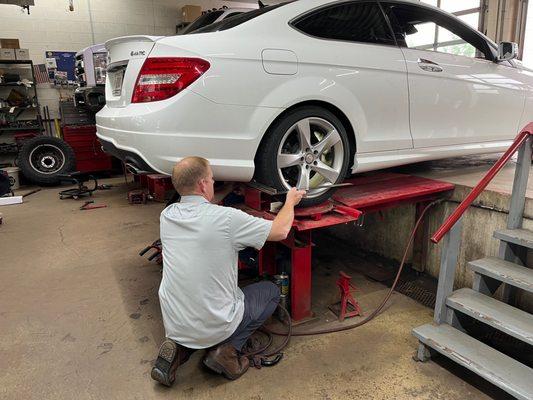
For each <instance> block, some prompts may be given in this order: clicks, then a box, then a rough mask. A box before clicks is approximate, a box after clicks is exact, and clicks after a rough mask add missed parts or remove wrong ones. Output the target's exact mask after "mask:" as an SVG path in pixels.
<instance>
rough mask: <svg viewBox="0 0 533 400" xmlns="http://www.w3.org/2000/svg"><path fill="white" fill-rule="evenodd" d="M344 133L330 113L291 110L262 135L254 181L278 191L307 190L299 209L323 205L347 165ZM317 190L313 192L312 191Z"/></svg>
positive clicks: (309, 109) (313, 110)
mask: <svg viewBox="0 0 533 400" xmlns="http://www.w3.org/2000/svg"><path fill="white" fill-rule="evenodd" d="M349 158H350V143H349V140H348V135H347V133H346V129H345V127H344V126H343V124H342V123H341V121H340V120H339V119H338V118H337V117H336V116H335V115H334V114H333V113H331V112H329V111H328V110H325V109H323V108H320V107H315V106H309V107H302V108H298V109H294V110H293V111H291V112H289V113H288V114H287V115H285V116H284V117H283V118H281V119H280V120H278V121H277V122H276V123H274V125H273V126H272V127H271V128H270V129H269V131H268V132H267V133H266V136H265V139H264V140H263V142H262V144H261V146H260V148H259V151H258V153H257V156H256V160H255V161H256V178H257V180H258V181H259V182H261V183H263V184H265V185H268V186H271V187H274V188H276V189H278V190H288V189H290V188H291V187H297V188H300V189H307V190H309V191H308V193H307V196H306V197H305V198H304V199H303V200H302V202H301V203H300V206H310V205H315V204H319V203H322V202H324V201H325V200H327V199H328V198H329V197H331V195H332V194H333V191H334V189H328V188H327V187H326V188H323V187H324V186H328V185H333V184H336V183H340V182H342V180H343V179H344V177H345V176H346V172H347V170H348V167H349V164H350V160H349ZM313 188H317V189H313Z"/></svg>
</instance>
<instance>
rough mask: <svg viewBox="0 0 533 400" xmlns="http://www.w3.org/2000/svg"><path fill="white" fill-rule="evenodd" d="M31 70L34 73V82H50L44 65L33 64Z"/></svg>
mask: <svg viewBox="0 0 533 400" xmlns="http://www.w3.org/2000/svg"><path fill="white" fill-rule="evenodd" d="M33 72H34V74H35V81H36V83H50V78H49V77H48V71H47V70H46V65H44V64H35V65H34V66H33Z"/></svg>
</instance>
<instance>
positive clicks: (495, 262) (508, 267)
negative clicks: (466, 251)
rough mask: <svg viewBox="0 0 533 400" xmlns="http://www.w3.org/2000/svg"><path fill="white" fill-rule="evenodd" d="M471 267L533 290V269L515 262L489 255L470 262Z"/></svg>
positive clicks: (486, 274) (529, 290) (483, 273)
mask: <svg viewBox="0 0 533 400" xmlns="http://www.w3.org/2000/svg"><path fill="white" fill-rule="evenodd" d="M468 266H469V267H470V269H471V270H472V271H474V272H476V273H478V274H481V275H485V276H488V277H490V278H494V279H497V280H499V281H501V282H505V283H508V284H509V285H512V286H516V287H518V288H520V289H523V290H527V291H528V292H533V269H531V268H527V267H522V266H521V265H517V264H515V263H512V262H509V261H504V260H501V259H499V258H497V257H487V258H482V259H480V260H476V261H470V262H469V263H468Z"/></svg>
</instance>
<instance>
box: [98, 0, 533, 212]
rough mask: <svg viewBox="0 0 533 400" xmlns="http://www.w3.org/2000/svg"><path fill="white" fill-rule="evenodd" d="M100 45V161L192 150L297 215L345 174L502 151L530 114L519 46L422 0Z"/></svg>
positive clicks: (300, 4)
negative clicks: (295, 192) (103, 154)
mask: <svg viewBox="0 0 533 400" xmlns="http://www.w3.org/2000/svg"><path fill="white" fill-rule="evenodd" d="M106 47H107V49H108V51H109V57H110V60H109V62H108V69H107V82H106V106H105V107H104V108H103V109H102V110H101V111H100V112H99V113H98V114H97V115H96V121H97V131H98V137H99V138H100V141H101V142H102V144H103V147H104V149H106V150H107V151H108V152H109V153H111V154H114V155H116V156H117V157H119V158H121V159H123V160H125V161H126V162H127V163H128V164H130V165H131V166H132V168H135V169H137V170H142V171H158V172H160V173H165V174H170V173H171V170H172V166H173V164H174V163H175V162H176V161H177V160H179V159H180V158H182V157H185V156H189V155H197V156H202V157H205V158H207V159H208V160H209V161H210V163H211V165H212V167H213V172H214V175H215V179H217V180H225V181H241V182H247V181H250V180H252V179H253V178H254V177H255V178H256V179H257V180H258V181H259V182H261V183H263V184H266V185H268V186H271V187H274V188H277V189H280V190H283V189H287V188H290V187H292V186H297V187H299V188H306V189H311V190H310V191H309V194H308V197H307V198H306V199H305V201H304V203H303V204H305V205H310V204H314V203H318V202H321V201H323V200H325V199H326V198H328V196H330V195H331V192H332V190H333V189H329V188H327V187H324V186H327V185H331V184H335V183H338V182H340V181H342V180H343V179H344V178H345V177H346V176H348V175H349V174H350V173H352V174H353V173H358V172H364V171H370V170H376V169H380V168H386V167H392V166H397V165H401V164H407V163H413V162H418V161H424V160H433V159H438V158H445V157H451V156H460V155H468V154H476V153H490V152H498V151H503V150H504V149H506V148H507V147H508V146H509V144H510V142H511V140H512V139H513V138H514V136H515V135H516V134H517V132H518V131H519V130H520V129H521V127H523V126H524V125H526V123H527V122H529V121H531V120H533V71H531V70H528V69H526V68H524V67H522V66H521V64H520V62H519V61H516V60H514V58H515V57H516V55H517V51H518V50H517V46H516V45H515V44H514V43H508V42H504V43H501V44H500V45H499V46H498V45H496V44H495V43H493V42H492V41H491V40H490V39H488V38H487V37H485V36H484V35H483V34H481V33H479V32H478V31H476V30H475V29H472V28H471V27H470V26H468V25H467V24H466V23H465V22H463V21H462V20H460V19H459V18H457V17H455V16H453V15H451V14H448V13H445V12H443V11H441V10H439V9H437V8H434V7H431V6H428V5H425V4H421V3H420V2H418V1H407V0H403V1H399V0H397V1H392V0H391V1H365V0H359V1H357V0H351V1H324V0H299V1H294V2H288V3H283V4H279V5H274V6H269V7H265V8H260V9H257V10H253V11H250V12H247V13H245V14H240V15H237V16H234V17H231V18H228V19H225V20H223V21H221V22H218V23H215V24H212V25H209V26H207V27H205V28H202V29H199V30H196V31H193V32H191V33H189V34H186V35H181V36H172V37H152V36H130V37H120V38H116V39H112V40H109V41H108V42H107V43H106ZM313 188H317V189H314V190H313Z"/></svg>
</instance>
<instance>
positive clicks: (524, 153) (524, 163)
mask: <svg viewBox="0 0 533 400" xmlns="http://www.w3.org/2000/svg"><path fill="white" fill-rule="evenodd" d="M532 143H533V138H532V137H531V135H530V136H529V137H528V138H527V140H526V141H525V142H524V144H522V146H520V149H518V160H517V163H516V169H515V173H514V181H513V190H512V194H511V201H510V203H509V216H508V218H507V229H518V228H521V227H522V220H523V217H524V207H525V204H526V190H527V181H528V178H529V169H530V168H531V153H532V151H531V145H532ZM499 256H500V258H501V259H503V260H506V261H511V262H514V263H517V264H524V263H525V261H526V260H525V258H526V256H527V250H526V249H525V248H522V247H520V246H516V245H513V244H510V243H507V242H504V241H501V242H500V248H499ZM515 292H516V290H515V289H514V288H513V287H512V286H510V285H507V284H505V283H504V284H503V291H502V301H504V302H505V303H509V304H512V303H514V298H515Z"/></svg>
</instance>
